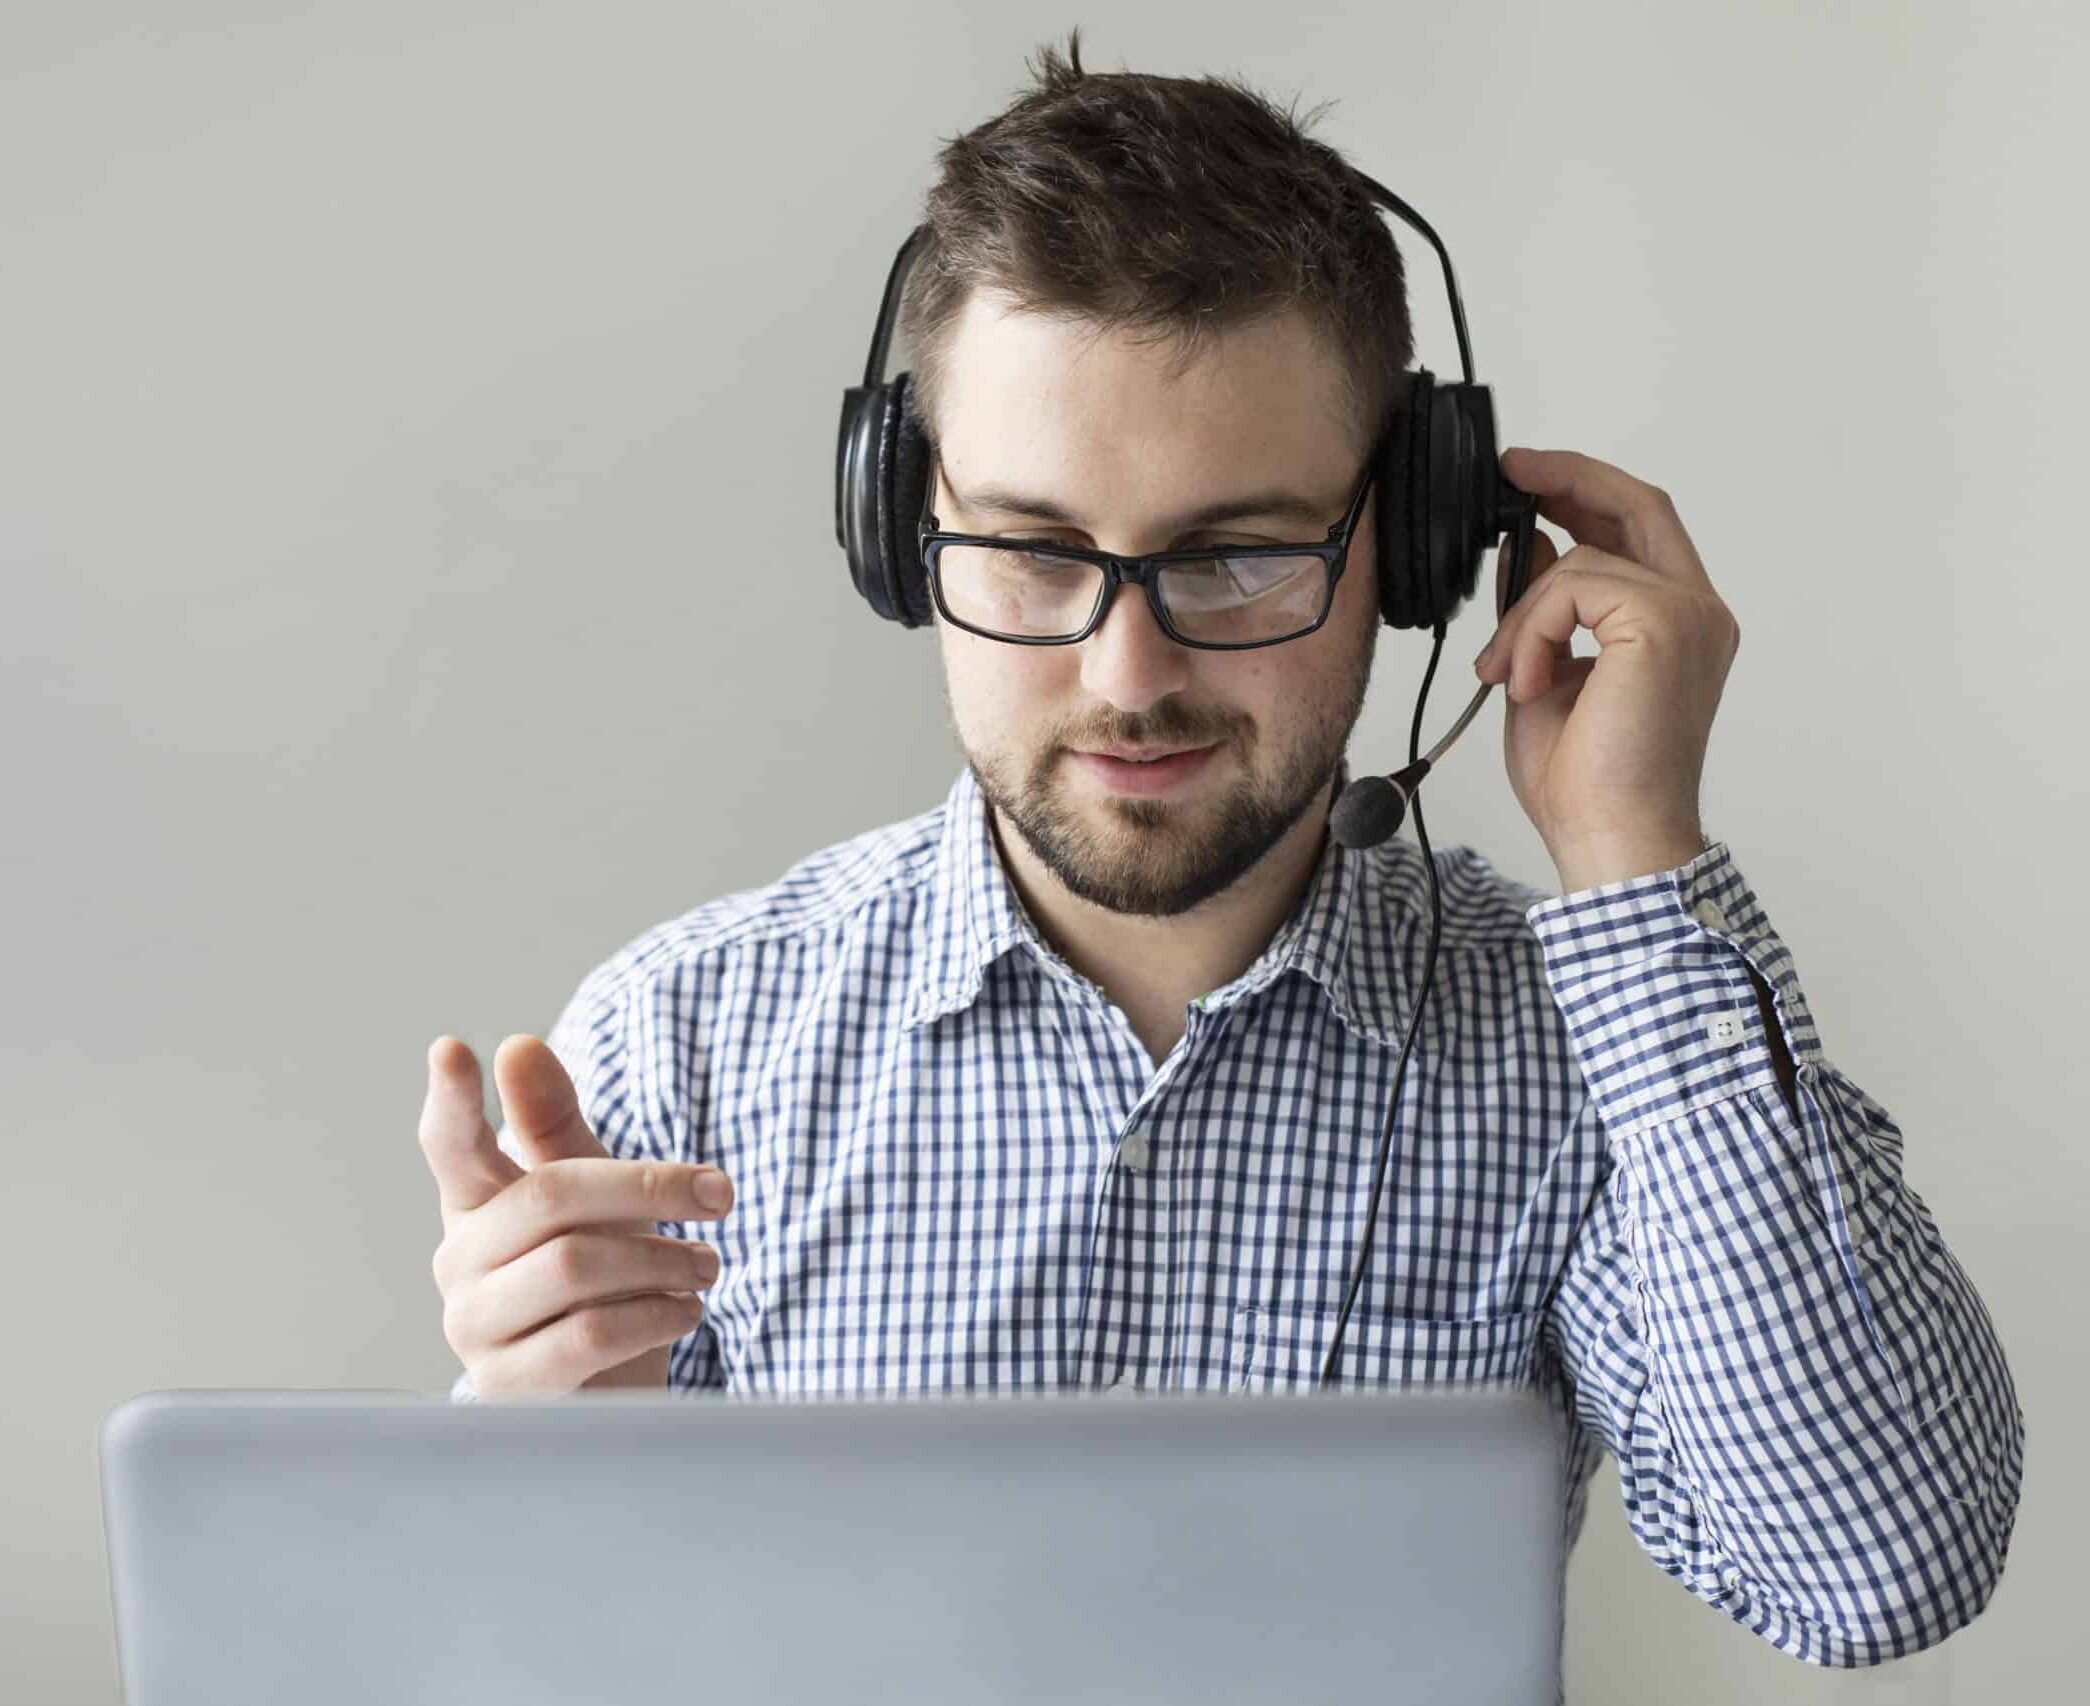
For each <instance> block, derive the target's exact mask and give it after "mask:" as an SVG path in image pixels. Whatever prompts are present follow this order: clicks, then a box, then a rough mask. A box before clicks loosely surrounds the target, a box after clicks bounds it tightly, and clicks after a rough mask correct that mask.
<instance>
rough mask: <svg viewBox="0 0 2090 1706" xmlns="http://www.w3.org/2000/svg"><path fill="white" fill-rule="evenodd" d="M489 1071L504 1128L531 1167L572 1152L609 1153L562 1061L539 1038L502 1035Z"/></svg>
mask: <svg viewBox="0 0 2090 1706" xmlns="http://www.w3.org/2000/svg"><path fill="white" fill-rule="evenodd" d="M493 1076H494V1084H495V1086H496V1088H497V1089H498V1090H499V1092H500V1096H501V1110H502V1112H503V1114H504V1115H505V1116H506V1118H507V1122H508V1129H509V1130H510V1131H512V1132H514V1133H515V1138H516V1142H517V1144H518V1145H519V1146H520V1148H521V1149H522V1153H523V1157H524V1159H525V1160H526V1161H527V1162H528V1163H529V1164H530V1165H531V1166H532V1167H535V1166H537V1165H539V1164H540V1163H542V1162H545V1161H565V1160H570V1159H573V1158H576V1157H590V1158H595V1159H607V1158H608V1155H609V1151H608V1150H606V1149H604V1148H603V1146H602V1144H601V1143H600V1142H598V1141H597V1139H596V1136H595V1133H594V1132H593V1131H591V1130H590V1129H589V1128H588V1122H587V1120H586V1119H585V1118H583V1117H582V1114H581V1102H580V1096H579V1095H578V1094H577V1093H576V1092H575V1090H574V1088H573V1079H572V1078H571V1077H569V1076H568V1075H567V1071H566V1067H565V1064H564V1062H562V1061H561V1060H560V1059H559V1057H558V1056H557V1055H556V1054H554V1053H553V1052H552V1051H551V1049H550V1048H549V1047H548V1046H547V1045H546V1044H544V1043H543V1042H541V1041H540V1040H539V1039H538V1038H536V1037H532V1036H513V1037H509V1038H508V1039H506V1040H505V1041H504V1042H503V1043H502V1044H501V1046H500V1047H499V1048H498V1049H496V1050H495V1051H494V1057H493Z"/></svg>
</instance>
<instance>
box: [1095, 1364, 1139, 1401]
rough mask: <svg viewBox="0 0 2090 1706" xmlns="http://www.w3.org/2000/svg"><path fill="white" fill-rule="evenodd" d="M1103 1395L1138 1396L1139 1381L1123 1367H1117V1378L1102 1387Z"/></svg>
mask: <svg viewBox="0 0 2090 1706" xmlns="http://www.w3.org/2000/svg"><path fill="white" fill-rule="evenodd" d="M1103 1395H1104V1396H1105V1397H1106V1398H1136V1397H1138V1396H1139V1383H1138V1382H1137V1381H1135V1380H1133V1379H1132V1378H1131V1377H1130V1376H1128V1375H1127V1374H1126V1373H1125V1371H1124V1370H1123V1369H1119V1370H1118V1375H1117V1378H1116V1379H1115V1380H1113V1381H1112V1382H1111V1383H1110V1384H1109V1385H1108V1386H1106V1387H1105V1388H1104V1389H1103Z"/></svg>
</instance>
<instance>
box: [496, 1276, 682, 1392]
mask: <svg viewBox="0 0 2090 1706" xmlns="http://www.w3.org/2000/svg"><path fill="white" fill-rule="evenodd" d="M703 1318H704V1300H703V1299H702V1298H700V1297H696V1296H690V1295H678V1296H673V1297H668V1296H662V1295H661V1294H659V1293H657V1292H656V1293H653V1294H650V1295H648V1296H645V1297H628V1298H625V1299H623V1300H622V1301H621V1302H616V1303H596V1304H590V1305H589V1306H588V1307H587V1308H585V1309H576V1310H575V1311H574V1312H573V1313H572V1314H571V1315H562V1316H561V1317H560V1318H559V1319H558V1320H556V1321H554V1322H551V1323H550V1324H549V1325H547V1326H544V1327H540V1328H539V1329H538V1330H537V1331H536V1332H534V1333H531V1334H529V1335H528V1336H527V1337H525V1338H521V1339H518V1340H516V1342H515V1343H514V1344H512V1345H507V1346H504V1347H503V1348H502V1349H500V1350H497V1351H489V1352H488V1353H487V1354H486V1355H485V1356H484V1357H482V1358H481V1359H480V1360H479V1361H478V1362H477V1363H476V1364H474V1365H473V1367H472V1386H473V1388H474V1390H476V1391H477V1392H478V1393H479V1394H480V1395H481V1396H482V1397H489V1398H491V1397H499V1396H502V1395H504V1394H507V1393H519V1394H525V1395H527V1394H531V1393H552V1392H556V1393H567V1392H572V1391H575V1390H577V1389H578V1388H579V1387H581V1386H582V1385H584V1384H585V1383H586V1382H587V1381H588V1380H590V1379H592V1378H593V1377H594V1376H596V1375H598V1374H600V1373H602V1372H603V1370H605V1369H610V1368H616V1367H618V1366H619V1365H621V1364H623V1363H627V1362H630V1361H631V1360H632V1359H633V1358H634V1357H638V1356H643V1355H644V1354H645V1353H646V1352H647V1351H650V1350H654V1349H656V1348H658V1347H659V1346H661V1345H668V1344H673V1343H674V1342H675V1341H676V1340H677V1339H679V1338H681V1337H683V1336H684V1335H685V1334H687V1333H689V1332H691V1331H693V1330H694V1329H695V1327H696V1325H697V1323H698V1322H700V1321H701V1320H703Z"/></svg>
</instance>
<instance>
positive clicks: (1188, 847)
mask: <svg viewBox="0 0 2090 1706" xmlns="http://www.w3.org/2000/svg"><path fill="white" fill-rule="evenodd" d="M1375 639H1376V634H1375V633H1373V632H1371V631H1367V633H1366V635H1365V640H1366V645H1365V648H1364V650H1363V652H1362V654H1361V656H1359V657H1358V658H1356V659H1354V660H1352V661H1351V663H1350V665H1349V667H1348V668H1347V670H1346V671H1345V673H1344V678H1343V681H1342V685H1341V690H1340V691H1339V692H1338V693H1336V694H1335V695H1333V696H1331V697H1330V698H1328V699H1326V700H1323V701H1321V702H1319V703H1317V704H1316V705H1315V706H1314V707H1313V708H1312V712H1311V714H1310V715H1309V716H1308V717H1306V718H1305V719H1304V721H1302V722H1301V723H1299V724H1298V725H1296V726H1295V727H1294V728H1293V729H1292V730H1290V731H1289V734H1288V738H1287V739H1286V741H1285V744H1284V746H1283V747H1282V749H1280V750H1278V751H1276V752H1274V753H1272V754H1270V755H1268V756H1267V757H1266V756H1264V753H1263V748H1264V741H1263V738H1262V731H1261V730H1260V729H1258V728H1257V727H1256V725H1255V724H1254V722H1253V721H1251V720H1250V719H1248V718H1246V717H1244V716H1239V715H1233V716H1229V715H1228V714H1227V713H1225V712H1222V711H1212V712H1206V713H1198V712H1193V711H1191V710H1188V709H1187V708H1185V707H1183V706H1181V705H1180V704H1178V702H1176V701H1174V700H1163V701H1161V702H1160V703H1159V704H1157V705H1156V706H1155V707H1154V709H1153V711H1152V712H1151V713H1149V714H1148V715H1146V716H1143V717H1138V718H1129V717H1120V716H1115V715H1112V716H1110V717H1108V719H1107V720H1105V719H1099V720H1097V721H1094V722H1091V723H1088V724H1085V725H1083V726H1082V727H1080V728H1075V729H1070V730H1069V731H1068V733H1067V737H1066V738H1064V739H1055V740H1053V741H1049V742H1047V743H1046V744H1045V745H1044V746H1042V747H1041V748H1040V749H1039V750H1038V752H1037V753H1036V755H1035V756H1034V757H1031V758H1029V759H1027V760H1026V759H1024V758H1022V757H1021V756H1019V755H1013V754H1001V753H981V752H974V751H972V750H971V749H970V748H969V747H968V748H966V752H965V757H966V762H967V764H968V765H969V766H970V768H971V770H972V773H973V776H974V777H975V779H976V780H977V781H978V783H979V786H980V793H981V795H982V796H983V797H984V798H985V799H986V801H987V803H988V804H989V805H990V806H992V807H993V808H994V810H995V812H996V813H998V814H999V815H1000V817H1001V818H1002V819H1003V820H1004V821H1006V822H1008V823H1011V824H1013V825H1014V826H1015V828H1016V832H1017V833H1018V834H1019V835H1021V836H1022V837H1023V840H1024V844H1025V845H1026V846H1028V847H1029V848H1030V850H1031V852H1032V853H1033V854H1034V855H1035V856H1036V858H1037V860H1038V862H1039V863H1040V864H1042V865H1043V866H1044V867H1045V868H1046V869H1047V870H1048V871H1050V872H1051V873H1052V874H1053V876H1054V877H1056V878H1057V879H1058V880H1059V881H1060V882H1061V883H1062V884H1063V885H1065V887H1066V888H1067V890H1068V891H1069V892H1070V893H1072V894H1075V895H1078V896H1080V897H1081V899H1083V900H1085V901H1088V902H1090V903H1091V904H1093V905H1095V906H1099V907H1102V908H1103V909H1104V910H1106V911H1109V912H1116V913H1123V914H1127V915H1130V916H1135V917H1142V918H1170V917H1174V916H1176V915H1177V914H1180V913H1185V912H1188V911H1190V910H1191V909H1192V908H1193V907H1195V906H1198V905H1200V904H1202V903H1203V902H1205V901H1207V900H1209V899H1211V898H1212V897H1213V896H1214V895H1217V894H1222V893H1224V892H1225V891H1226V890H1227V889H1229V888H1231V887H1233V885H1234V884H1235V883H1237V882H1239V881H1240V880H1241V878H1242V877H1244V876H1246V875H1247V874H1248V873H1249V872H1250V871H1252V870H1253V869H1255V867H1256V866H1257V865H1258V864H1259V863H1261V861H1262V860H1263V858H1264V857H1265V856H1266V855H1267V854H1268V853H1269V852H1270V850H1271V849H1272V848H1273V847H1275V846H1276V845H1277V844H1278V842H1280V841H1282V840H1283V839H1284V837H1285V835H1286V833H1287V832H1288V831H1290V830H1291V829H1292V827H1293V826H1294V825H1295V824H1297V823H1298V822H1299V820H1300V819H1301V818H1302V817H1304V816H1305V815H1306V813H1307V811H1308V809H1309V808H1310V807H1311V806H1312V805H1313V803H1314V801H1315V800H1316V799H1317V798H1319V797H1320V795H1321V794H1322V792H1323V790H1325V789H1327V788H1328V787H1329V786H1330V784H1331V783H1332V782H1333V781H1334V780H1335V779H1336V777H1337V776H1338V774H1339V773H1340V771H1341V769H1342V765H1343V755H1344V752H1345V750H1346V749H1347V747H1348V745H1349V740H1350V731H1351V729H1353V728H1354V727H1355V726H1356V723H1357V718H1358V715H1359V713H1360V712H1362V710H1363V709H1364V695H1365V689H1366V687H1367V686H1368V685H1369V684H1370V680H1371V666H1372V655H1373V648H1372V644H1371V642H1372V641H1373V640H1375ZM955 726H956V719H955V716H954V718H953V727H955ZM1119 742H1122V743H1124V744H1126V745H1162V746H1176V747H1187V746H1205V745H1209V744H1212V743H1214V742H1216V743H1218V745H1219V747H1220V750H1219V751H1217V752H1215V753H1214V754H1213V755H1212V757H1211V758H1209V759H1207V760H1206V761H1205V762H1206V763H1207V764H1218V763H1223V762H1225V760H1226V755H1227V752H1228V751H1229V750H1231V751H1232V753H1233V754H1234V755H1235V757H1236V759H1237V760H1238V762H1237V765H1236V768H1235V772H1234V778H1233V780H1232V781H1231V782H1230V783H1229V784H1227V786H1225V787H1224V788H1223V789H1217V790H1212V789H1205V790H1202V791H1200V790H1199V789H1198V785H1197V784H1195V783H1193V784H1192V789H1191V797H1189V798H1187V799H1185V800H1182V801H1176V800H1169V799H1138V798H1132V797H1124V796H1117V795H1110V796H1106V797H1104V798H1102V799H1092V800H1078V799H1077V798H1076V797H1075V794H1074V790H1073V786H1072V784H1071V782H1070V780H1069V777H1070V765H1071V763H1072V753H1071V751H1070V749H1073V748H1083V749H1086V748H1090V747H1096V746H1105V745H1110V744H1112V743H1119ZM960 744H961V745H963V742H962V740H961V742H960ZM1259 758H1261V759H1262V760H1263V762H1262V763H1261V764H1260V765H1259V764H1258V759H1259Z"/></svg>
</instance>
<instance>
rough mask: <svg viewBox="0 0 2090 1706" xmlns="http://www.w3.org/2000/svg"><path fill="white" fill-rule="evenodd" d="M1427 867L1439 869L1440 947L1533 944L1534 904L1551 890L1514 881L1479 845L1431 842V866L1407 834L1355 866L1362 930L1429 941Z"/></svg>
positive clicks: (1494, 947) (1372, 851)
mask: <svg viewBox="0 0 2090 1706" xmlns="http://www.w3.org/2000/svg"><path fill="white" fill-rule="evenodd" d="M1430 866H1434V867H1435V869H1436V878H1437V880H1436V898H1435V902H1434V904H1435V905H1436V906H1439V907H1441V908H1442V912H1443V919H1442V924H1441V926H1440V934H1439V937H1438V950H1439V952H1459V951H1462V950H1463V951H1469V952H1481V953H1487V952H1499V951H1501V950H1504V949H1508V948H1519V947H1531V946H1535V945H1536V942H1537V937H1536V935H1535V934H1534V932H1533V931H1532V928H1531V924H1530V921H1529V916H1528V915H1529V913H1530V910H1531V908H1533V907H1534V906H1537V905H1538V904H1539V903H1540V902H1541V901H1545V900H1550V899H1552V898H1553V897H1552V892H1551V891H1550V890H1547V889H1540V888H1534V887H1533V886H1531V885H1530V884H1529V883H1523V882H1519V881H1517V880H1516V879H1515V878H1513V877H1510V876H1508V875H1506V874H1505V873H1504V872H1502V871H1501V870H1499V869H1497V867H1496V866H1495V864H1494V863H1493V861H1491V860H1490V859H1489V858H1488V857H1487V855H1486V854H1484V853H1482V852H1480V851H1479V850H1478V849H1477V848H1474V847H1469V846H1465V845H1463V844H1457V845H1453V846H1450V847H1437V846H1433V847H1432V848H1431V850H1430V859H1429V863H1428V865H1426V864H1425V863H1424V860H1423V853H1422V849H1421V847H1419V846H1418V845H1417V844H1416V843H1415V842H1414V841H1413V840H1411V839H1409V837H1407V836H1406V835H1401V836H1396V837H1394V838H1393V839H1392V840H1390V841H1385V842H1382V843H1380V844H1379V846H1377V847H1374V848H1372V849H1370V850H1369V851H1368V852H1367V854H1366V856H1365V857H1364V859H1363V860H1362V861H1361V863H1360V866H1359V875H1360V881H1359V885H1358V896H1357V905H1358V908H1359V910H1360V913H1361V915H1362V917H1363V918H1364V919H1365V920H1366V921H1367V928H1372V927H1382V928H1384V929H1385V930H1387V931H1391V932H1396V933H1400V934H1404V935H1409V936H1412V937H1413V939H1414V940H1415V941H1416V942H1417V943H1419V944H1426V943H1427V942H1428V940H1429V932H1430V920H1431V913H1432V905H1433V902H1432V897H1431V887H1430V874H1429V872H1430Z"/></svg>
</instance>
